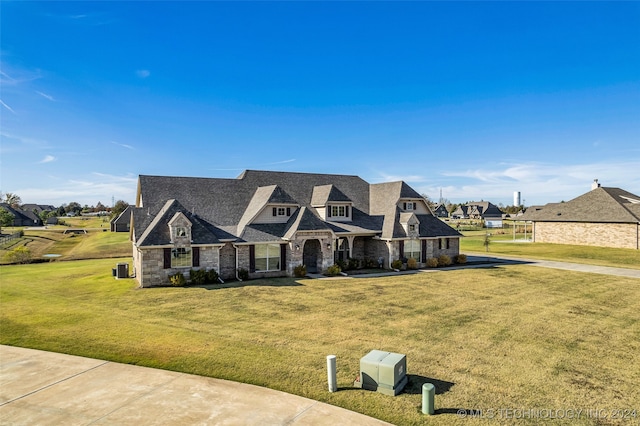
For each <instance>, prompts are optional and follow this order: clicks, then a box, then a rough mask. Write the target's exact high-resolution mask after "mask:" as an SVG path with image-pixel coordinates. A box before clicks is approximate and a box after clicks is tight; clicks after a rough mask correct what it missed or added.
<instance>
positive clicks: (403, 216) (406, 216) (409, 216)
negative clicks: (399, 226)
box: [400, 212, 420, 223]
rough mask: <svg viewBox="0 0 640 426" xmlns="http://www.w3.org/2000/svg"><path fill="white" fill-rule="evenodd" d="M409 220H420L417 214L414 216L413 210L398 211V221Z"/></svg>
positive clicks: (407, 221)
mask: <svg viewBox="0 0 640 426" xmlns="http://www.w3.org/2000/svg"><path fill="white" fill-rule="evenodd" d="M411 219H414V220H413V221H412V220H411ZM409 222H415V223H418V222H420V220H419V219H418V216H416V214H415V213H413V212H402V213H400V223H409Z"/></svg>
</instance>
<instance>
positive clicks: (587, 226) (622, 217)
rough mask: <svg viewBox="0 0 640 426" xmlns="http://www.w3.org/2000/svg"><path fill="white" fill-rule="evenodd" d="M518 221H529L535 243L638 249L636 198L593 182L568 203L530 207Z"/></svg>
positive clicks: (638, 199) (638, 200)
mask: <svg viewBox="0 0 640 426" xmlns="http://www.w3.org/2000/svg"><path fill="white" fill-rule="evenodd" d="M518 220H526V221H531V222H533V241H535V242H541V243H557V244H577V245H587V246H602V247H617V248H630V249H639V248H640V197H639V196H637V195H635V194H632V193H630V192H627V191H624V190H622V189H620V188H605V187H601V186H600V185H599V184H597V182H595V184H594V188H593V189H592V190H591V191H589V192H587V193H586V194H583V195H581V196H579V197H577V198H574V199H573V200H571V201H567V202H565V203H550V204H547V205H545V206H535V207H530V208H528V209H527V211H526V212H525V214H524V215H522V216H520V217H518Z"/></svg>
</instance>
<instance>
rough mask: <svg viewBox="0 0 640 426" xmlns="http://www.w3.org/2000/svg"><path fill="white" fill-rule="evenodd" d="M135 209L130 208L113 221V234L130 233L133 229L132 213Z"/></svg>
mask: <svg viewBox="0 0 640 426" xmlns="http://www.w3.org/2000/svg"><path fill="white" fill-rule="evenodd" d="M132 210H133V207H131V206H128V207H127V208H126V209H124V210H123V211H122V213H120V214H119V215H118V216H117V217H114V218H113V219H111V222H110V223H111V232H129V230H130V227H131V211H132Z"/></svg>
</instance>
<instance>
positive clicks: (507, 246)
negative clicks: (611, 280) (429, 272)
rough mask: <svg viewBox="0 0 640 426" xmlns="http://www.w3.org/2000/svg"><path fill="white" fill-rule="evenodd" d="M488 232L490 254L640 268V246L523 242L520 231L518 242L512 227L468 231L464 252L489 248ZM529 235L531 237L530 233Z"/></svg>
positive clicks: (465, 233)
mask: <svg viewBox="0 0 640 426" xmlns="http://www.w3.org/2000/svg"><path fill="white" fill-rule="evenodd" d="M487 232H489V233H490V234H491V236H490V243H489V254H491V253H494V254H504V255H509V256H520V257H531V258H538V259H548V260H559V261H565V262H575V263H589V264H592V265H602V266H619V267H624V268H634V269H640V250H632V249H617V248H609V247H607V248H604V247H589V246H576V245H569V244H548V243H531V242H522V240H523V238H524V235H523V234H517V235H516V239H517V240H519V241H521V242H514V241H513V234H509V233H508V231H507V232H506V233H501V232H502V231H500V230H483V231H469V232H464V233H463V234H464V235H465V237H464V238H462V239H461V242H460V252H461V253H465V252H486V251H485V246H484V244H483V242H484V238H485V235H486V233H487ZM527 236H528V237H529V238H530V237H531V236H530V235H529V234H527Z"/></svg>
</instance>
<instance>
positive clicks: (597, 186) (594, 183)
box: [591, 179, 600, 191]
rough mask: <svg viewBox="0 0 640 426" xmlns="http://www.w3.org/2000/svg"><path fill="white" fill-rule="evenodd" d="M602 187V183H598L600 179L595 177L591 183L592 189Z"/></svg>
mask: <svg viewBox="0 0 640 426" xmlns="http://www.w3.org/2000/svg"><path fill="white" fill-rule="evenodd" d="M597 188H600V184H599V183H598V179H594V180H593V183H592V184H591V190H592V191H593V190H594V189H597Z"/></svg>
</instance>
